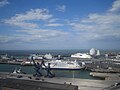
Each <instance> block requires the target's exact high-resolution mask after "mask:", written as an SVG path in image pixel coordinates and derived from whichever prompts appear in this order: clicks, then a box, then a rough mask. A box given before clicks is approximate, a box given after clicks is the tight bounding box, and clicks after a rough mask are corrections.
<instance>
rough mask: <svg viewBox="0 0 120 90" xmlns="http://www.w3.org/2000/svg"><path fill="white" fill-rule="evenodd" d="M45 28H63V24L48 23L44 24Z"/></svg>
mask: <svg viewBox="0 0 120 90" xmlns="http://www.w3.org/2000/svg"><path fill="white" fill-rule="evenodd" d="M46 26H50V27H58V26H63V24H59V23H50V24H46Z"/></svg>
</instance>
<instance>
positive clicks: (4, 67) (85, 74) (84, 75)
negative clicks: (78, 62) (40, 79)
mask: <svg viewBox="0 0 120 90" xmlns="http://www.w3.org/2000/svg"><path fill="white" fill-rule="evenodd" d="M20 67H21V68H22V71H23V72H26V73H27V74H34V73H35V71H34V66H20V65H10V64H0V72H13V71H14V69H15V68H17V69H19V68H20ZM52 72H53V73H55V76H56V77H66V78H73V74H74V78H81V79H94V80H95V79H100V78H93V77H91V76H90V75H89V73H90V71H85V70H53V71H52ZM45 74H46V72H45V71H44V75H45Z"/></svg>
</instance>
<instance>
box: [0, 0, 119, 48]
mask: <svg viewBox="0 0 120 90" xmlns="http://www.w3.org/2000/svg"><path fill="white" fill-rule="evenodd" d="M92 47H94V48H99V49H120V0H0V50H31V49H32V50H33V49H90V48H92Z"/></svg>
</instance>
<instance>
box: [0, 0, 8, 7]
mask: <svg viewBox="0 0 120 90" xmlns="http://www.w3.org/2000/svg"><path fill="white" fill-rule="evenodd" d="M7 4H10V3H9V2H8V1H7V0H1V1H0V7H2V6H5V5H7Z"/></svg>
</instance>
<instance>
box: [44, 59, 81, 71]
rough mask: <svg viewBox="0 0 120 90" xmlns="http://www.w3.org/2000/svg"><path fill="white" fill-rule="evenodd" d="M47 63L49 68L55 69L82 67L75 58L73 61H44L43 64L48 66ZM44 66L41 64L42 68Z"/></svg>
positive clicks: (78, 68) (77, 68) (76, 68)
mask: <svg viewBox="0 0 120 90" xmlns="http://www.w3.org/2000/svg"><path fill="white" fill-rule="evenodd" d="M49 63H50V68H51V69H56V70H80V69H81V68H82V67H81V66H80V65H79V64H78V62H77V61H76V60H75V61H64V60H52V61H49V62H46V63H45V66H48V64H49ZM45 66H43V68H45Z"/></svg>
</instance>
